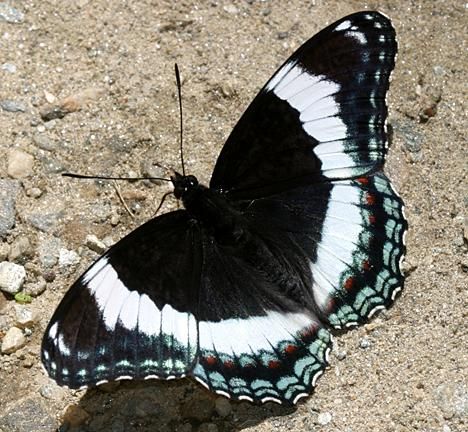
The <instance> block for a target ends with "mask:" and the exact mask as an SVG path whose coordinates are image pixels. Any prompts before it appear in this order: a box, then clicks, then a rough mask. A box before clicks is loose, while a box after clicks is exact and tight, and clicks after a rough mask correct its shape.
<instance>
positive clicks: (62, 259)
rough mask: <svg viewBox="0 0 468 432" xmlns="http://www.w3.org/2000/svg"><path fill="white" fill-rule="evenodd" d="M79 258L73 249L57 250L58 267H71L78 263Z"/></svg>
mask: <svg viewBox="0 0 468 432" xmlns="http://www.w3.org/2000/svg"><path fill="white" fill-rule="evenodd" d="M80 260H81V258H80V256H79V255H78V254H77V253H76V252H75V251H73V250H68V249H65V248H61V249H60V250H59V257H58V265H59V267H60V268H65V267H72V266H75V265H77V264H79V262H80Z"/></svg>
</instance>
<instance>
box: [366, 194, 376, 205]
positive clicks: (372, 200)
mask: <svg viewBox="0 0 468 432" xmlns="http://www.w3.org/2000/svg"><path fill="white" fill-rule="evenodd" d="M366 201H367V204H369V205H374V204H375V195H373V194H371V193H367V194H366Z"/></svg>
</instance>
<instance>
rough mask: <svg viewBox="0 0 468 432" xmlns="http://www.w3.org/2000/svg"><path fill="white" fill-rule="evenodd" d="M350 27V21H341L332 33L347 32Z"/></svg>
mask: <svg viewBox="0 0 468 432" xmlns="http://www.w3.org/2000/svg"><path fill="white" fill-rule="evenodd" d="M350 27H351V21H343V22H342V23H341V24H340V25H338V26H337V27H336V28H335V30H334V31H342V30H349V28H350Z"/></svg>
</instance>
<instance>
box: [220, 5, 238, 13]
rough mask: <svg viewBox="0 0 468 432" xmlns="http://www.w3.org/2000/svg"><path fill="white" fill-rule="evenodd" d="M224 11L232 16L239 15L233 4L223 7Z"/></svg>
mask: <svg viewBox="0 0 468 432" xmlns="http://www.w3.org/2000/svg"><path fill="white" fill-rule="evenodd" d="M224 10H225V11H226V12H227V13H229V14H232V15H237V14H238V13H239V9H237V8H236V7H235V6H234V5H233V4H228V5H226V6H224Z"/></svg>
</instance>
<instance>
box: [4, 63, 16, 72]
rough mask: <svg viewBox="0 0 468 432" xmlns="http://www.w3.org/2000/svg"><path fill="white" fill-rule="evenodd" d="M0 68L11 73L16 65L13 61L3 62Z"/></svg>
mask: <svg viewBox="0 0 468 432" xmlns="http://www.w3.org/2000/svg"><path fill="white" fill-rule="evenodd" d="M1 68H2V70H4V71H6V72H8V73H11V74H13V73H15V72H16V65H15V64H13V63H3V64H2V67H1Z"/></svg>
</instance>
